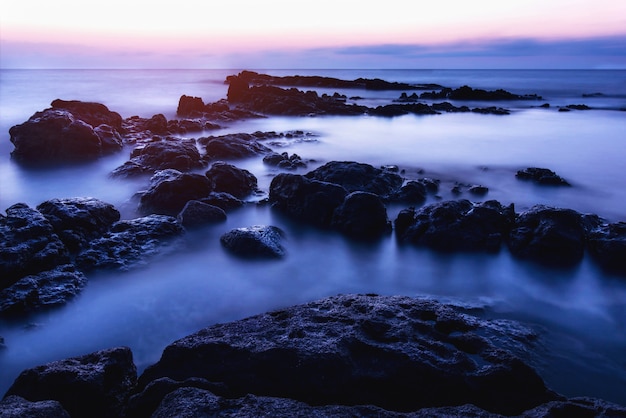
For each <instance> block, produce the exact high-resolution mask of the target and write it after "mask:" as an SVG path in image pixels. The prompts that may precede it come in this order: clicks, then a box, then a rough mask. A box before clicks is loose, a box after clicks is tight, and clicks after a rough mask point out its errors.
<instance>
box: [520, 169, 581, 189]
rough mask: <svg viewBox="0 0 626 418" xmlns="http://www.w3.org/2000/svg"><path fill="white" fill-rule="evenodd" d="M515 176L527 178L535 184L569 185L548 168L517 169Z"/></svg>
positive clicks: (521, 178)
mask: <svg viewBox="0 0 626 418" xmlns="http://www.w3.org/2000/svg"><path fill="white" fill-rule="evenodd" d="M515 177H517V178H518V179H520V180H529V181H532V182H534V183H537V184H543V185H550V186H570V184H569V183H568V182H567V181H566V180H565V179H564V178H562V177H560V176H559V175H557V174H556V173H555V172H554V171H552V170H550V169H548V168H539V167H528V168H525V169H523V170H519V171H518V172H517V173H516V174H515Z"/></svg>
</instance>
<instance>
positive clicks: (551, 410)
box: [520, 397, 626, 418]
mask: <svg viewBox="0 0 626 418" xmlns="http://www.w3.org/2000/svg"><path fill="white" fill-rule="evenodd" d="M553 417H590V418H593V417H607V418H608V417H616V418H617V417H622V418H623V417H626V407H623V406H621V405H616V404H614V403H611V402H606V401H603V400H601V399H595V398H586V397H577V398H571V399H567V400H560V401H551V402H546V403H545V404H543V405H539V406H538V407H536V408H533V409H530V410H528V411H526V412H524V413H523V414H521V415H520V418H553Z"/></svg>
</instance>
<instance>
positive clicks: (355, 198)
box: [331, 192, 391, 239]
mask: <svg viewBox="0 0 626 418" xmlns="http://www.w3.org/2000/svg"><path fill="white" fill-rule="evenodd" d="M331 226H332V227H334V228H336V229H338V230H339V231H341V232H343V233H344V234H346V235H348V236H351V237H355V238H365V239H368V238H378V237H380V236H381V235H383V234H385V233H389V232H391V222H390V221H389V218H387V209H386V208H385V204H384V203H383V201H382V199H381V198H380V197H379V196H378V195H375V194H373V193H367V192H353V193H350V194H349V195H347V196H346V198H345V199H344V201H343V202H342V203H341V205H339V206H338V207H337V208H336V209H335V212H334V213H333V217H332V220H331Z"/></svg>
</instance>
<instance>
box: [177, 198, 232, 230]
mask: <svg viewBox="0 0 626 418" xmlns="http://www.w3.org/2000/svg"><path fill="white" fill-rule="evenodd" d="M177 219H178V221H179V222H180V223H181V224H182V225H183V226H184V227H185V228H194V227H198V226H202V225H207V224H212V223H217V222H224V221H225V220H226V212H224V210H223V209H221V208H219V207H217V206H213V205H209V204H207V203H202V202H200V201H198V200H190V201H189V202H187V204H185V207H184V208H183V210H181V211H180V213H179V214H178V216H177Z"/></svg>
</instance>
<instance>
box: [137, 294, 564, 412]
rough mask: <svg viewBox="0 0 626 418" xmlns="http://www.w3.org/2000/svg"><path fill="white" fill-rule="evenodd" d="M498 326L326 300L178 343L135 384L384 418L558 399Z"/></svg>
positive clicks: (428, 305) (402, 300)
mask: <svg viewBox="0 0 626 418" xmlns="http://www.w3.org/2000/svg"><path fill="white" fill-rule="evenodd" d="M502 326H503V323H502V322H500V321H495V322H491V321H488V320H485V319H481V318H479V317H478V316H472V315H470V314H468V313H465V310H464V309H462V308H459V307H454V306H452V305H444V304H440V303H438V302H435V301H432V300H424V299H414V298H410V297H401V296H390V297H383V296H372V295H369V296H359V295H345V296H337V297H331V298H327V299H322V300H320V301H316V302H311V303H308V304H305V305H300V306H294V307H291V308H287V309H283V310H278V311H273V312H269V313H265V314H262V315H258V316H254V317H250V318H247V319H244V320H241V321H236V322H232V323H229V324H219V325H214V326H211V327H209V328H205V329H203V330H201V331H199V332H197V333H195V334H192V335H190V336H187V337H185V338H182V339H180V340H178V341H176V342H174V343H173V344H171V345H169V346H168V347H167V348H166V349H165V350H164V352H163V354H162V356H161V359H160V360H159V362H158V363H156V364H154V365H152V366H150V367H148V368H147V369H146V370H145V372H144V373H143V374H142V375H141V377H140V378H139V386H138V387H139V389H140V390H141V389H142V388H144V387H146V385H148V384H149V383H150V382H152V381H154V380H156V379H159V378H161V377H165V376H167V377H169V378H171V379H174V380H178V381H182V380H185V379H188V378H190V377H198V378H203V379H206V380H208V381H212V382H223V383H224V384H225V385H226V387H227V388H229V390H230V391H231V393H232V396H229V397H230V398H232V397H236V396H237V395H235V394H246V393H248V394H253V395H255V396H271V397H279V398H290V399H293V400H296V401H299V402H305V403H307V404H309V405H334V404H341V405H366V404H367V405H373V406H376V407H379V408H384V409H387V410H390V411H415V410H417V409H420V408H432V407H442V406H460V405H464V404H467V403H472V404H474V405H476V406H477V407H478V408H482V409H485V410H487V411H489V412H494V413H501V414H506V415H516V414H520V413H522V412H523V411H525V410H528V409H530V408H533V407H536V406H538V405H540V404H542V403H545V402H547V401H551V400H556V399H558V397H557V396H556V395H555V394H554V393H552V392H551V391H549V390H547V389H546V387H545V385H544V383H543V381H542V380H541V378H540V377H539V376H538V375H537V374H536V372H535V371H534V370H533V369H532V368H530V367H529V366H528V365H526V364H525V363H523V362H522V361H521V360H520V359H519V358H518V357H516V356H515V355H514V353H513V352H512V351H511V350H510V349H508V348H505V347H513V349H518V350H520V351H521V352H523V351H524V350H525V349H527V348H524V347H526V344H529V343H528V342H524V339H519V338H516V337H512V336H507V334H506V331H504V332H503V328H502ZM469 342H471V343H469ZM381 388H384V390H381ZM196 393H197V392H196ZM172 396H175V395H172ZM239 396H241V395H239ZM170 399H171V398H170ZM190 399H195V398H194V396H191V397H190ZM167 403H168V402H166V401H165V400H164V402H163V405H166V404H167ZM194 404H197V402H196V401H189V402H188V403H186V405H187V406H192V405H194Z"/></svg>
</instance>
